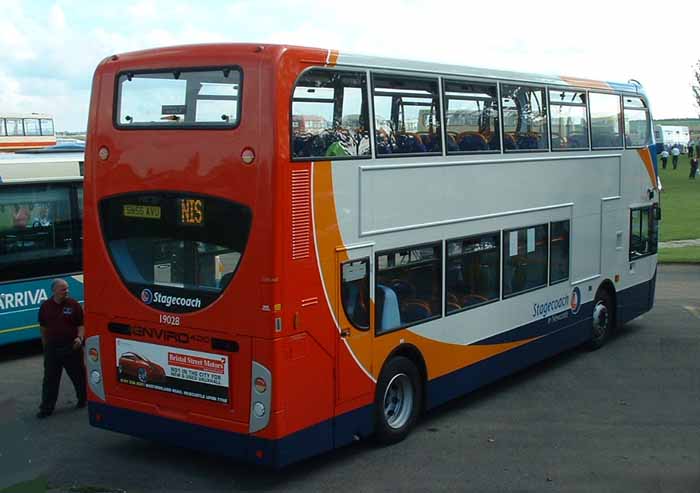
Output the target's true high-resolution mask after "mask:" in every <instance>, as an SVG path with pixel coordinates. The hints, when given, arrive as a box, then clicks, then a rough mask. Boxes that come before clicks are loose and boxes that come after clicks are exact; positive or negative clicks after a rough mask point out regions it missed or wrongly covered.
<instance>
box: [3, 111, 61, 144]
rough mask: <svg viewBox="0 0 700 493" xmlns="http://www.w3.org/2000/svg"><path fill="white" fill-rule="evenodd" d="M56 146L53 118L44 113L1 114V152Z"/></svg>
mask: <svg viewBox="0 0 700 493" xmlns="http://www.w3.org/2000/svg"><path fill="white" fill-rule="evenodd" d="M55 144H56V132H55V130H54V125H53V117H52V116H51V115H46V114H43V113H0V151H16V150H20V149H36V148H40V147H47V146H52V145H55Z"/></svg>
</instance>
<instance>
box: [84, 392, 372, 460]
mask: <svg viewBox="0 0 700 493" xmlns="http://www.w3.org/2000/svg"><path fill="white" fill-rule="evenodd" d="M88 413H89V416H90V424H91V425H92V426H95V427H97V428H102V429H105V430H110V431H116V432H119V433H125V434H127V435H132V436H136V437H140V438H145V439H147V440H153V441H158V442H165V443H168V444H171V445H175V446H178V447H183V448H189V449H195V450H201V451H203V452H206V453H210V454H215V455H216V454H218V455H223V456H227V457H231V458H233V459H235V460H236V461H240V462H246V463H249V464H255V465H260V466H266V467H272V468H281V467H284V466H286V465H288V464H291V463H293V462H298V461H300V460H303V459H305V458H307V457H312V456H314V455H317V454H320V453H322V452H325V451H327V450H331V449H333V448H334V447H339V446H343V445H346V444H348V443H350V442H352V440H353V436H354V435H362V436H366V435H368V434H369V433H370V432H371V423H372V418H373V414H372V406H365V407H363V408H360V409H357V410H355V411H351V412H349V413H347V414H344V415H343V416H341V417H339V418H336V419H335V420H333V419H329V420H327V421H323V422H321V423H318V424H316V425H313V426H310V427H308V428H304V429H303V430H299V431H297V432H295V433H292V434H290V435H286V436H284V437H282V438H279V439H276V440H270V439H265V438H259V437H256V436H253V435H248V434H242V433H233V432H230V431H224V430H219V429H214V428H207V427H206V426H201V425H196V424H192V423H186V422H183V421H177V420H174V419H170V418H164V417H162V416H154V415H152V414H146V413H141V412H138V411H132V410H130V409H125V408H121V407H115V406H110V405H107V404H102V403H98V402H92V401H91V402H88Z"/></svg>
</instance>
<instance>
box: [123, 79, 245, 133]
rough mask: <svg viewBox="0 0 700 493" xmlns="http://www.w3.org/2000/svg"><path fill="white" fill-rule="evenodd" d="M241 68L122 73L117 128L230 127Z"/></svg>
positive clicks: (236, 111)
mask: <svg viewBox="0 0 700 493" xmlns="http://www.w3.org/2000/svg"><path fill="white" fill-rule="evenodd" d="M241 78H242V75H241V71H240V70H239V69H237V68H233V67H222V68H219V69H206V70H194V69H193V70H187V69H182V70H179V69H174V70H168V71H162V72H144V73H139V72H125V73H122V74H120V76H119V81H118V88H117V90H118V98H117V108H116V113H115V123H116V124H117V126H118V127H120V128H144V127H146V128H200V127H215V128H216V127H222V128H231V127H235V126H237V125H238V121H239V120H240V94H241Z"/></svg>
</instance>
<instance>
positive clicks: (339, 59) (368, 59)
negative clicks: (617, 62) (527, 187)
mask: <svg viewBox="0 0 700 493" xmlns="http://www.w3.org/2000/svg"><path fill="white" fill-rule="evenodd" d="M328 59H329V61H333V60H335V65H337V66H347V67H363V68H373V69H389V70H405V71H411V72H423V73H426V74H435V73H437V74H441V75H448V76H449V75H454V76H458V77H473V78H479V79H494V80H506V81H514V82H527V83H533V84H540V85H556V86H571V87H579V88H586V89H593V90H596V89H597V90H602V91H618V92H627V93H633V94H644V90H643V88H642V86H641V85H639V84H635V83H631V82H630V83H620V82H611V81H602V80H594V79H585V78H581V77H571V76H566V75H547V74H532V73H526V72H515V71H508V70H499V69H490V68H478V67H471V66H467V65H452V64H445V63H431V62H421V61H414V60H404V59H398V58H385V57H376V56H369V55H356V54H351V53H347V54H346V53H342V52H337V51H332V50H331V51H330V52H329V57H328Z"/></svg>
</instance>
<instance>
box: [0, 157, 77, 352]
mask: <svg viewBox="0 0 700 493" xmlns="http://www.w3.org/2000/svg"><path fill="white" fill-rule="evenodd" d="M82 169H83V153H82V152H73V153H60V154H59V153H53V154H36V155H30V154H0V346H2V345H5V344H9V343H13V342H19V341H26V340H30V339H38V338H39V336H40V333H39V324H38V322H37V316H38V311H39V306H40V305H41V303H42V302H43V301H44V300H47V299H48V298H49V297H50V296H51V288H50V285H51V280H52V279H53V278H56V277H63V278H65V279H66V282H68V286H69V289H70V292H71V296H72V297H73V298H75V299H76V300H78V301H80V302H82V300H83V276H82V214H83V208H82V204H83V183H82V182H83V177H82Z"/></svg>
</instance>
